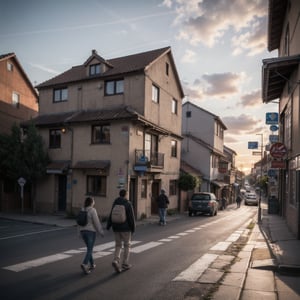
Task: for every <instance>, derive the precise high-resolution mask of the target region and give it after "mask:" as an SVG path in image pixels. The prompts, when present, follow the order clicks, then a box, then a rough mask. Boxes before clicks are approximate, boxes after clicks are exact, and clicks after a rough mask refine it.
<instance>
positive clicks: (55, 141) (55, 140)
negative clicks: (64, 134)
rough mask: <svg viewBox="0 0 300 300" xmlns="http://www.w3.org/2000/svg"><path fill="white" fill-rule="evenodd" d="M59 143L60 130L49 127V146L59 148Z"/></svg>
mask: <svg viewBox="0 0 300 300" xmlns="http://www.w3.org/2000/svg"><path fill="white" fill-rule="evenodd" d="M60 144H61V130H60V129H50V131H49V148H52V149H55V148H60Z"/></svg>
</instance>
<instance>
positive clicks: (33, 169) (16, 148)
mask: <svg viewBox="0 0 300 300" xmlns="http://www.w3.org/2000/svg"><path fill="white" fill-rule="evenodd" d="M47 164H48V155H47V152H46V151H45V149H44V145H43V140H42V137H41V136H40V135H39V134H38V132H37V129H36V128H35V126H34V125H33V124H30V125H29V127H28V128H27V134H26V136H25V137H24V139H23V140H22V135H21V129H20V127H19V126H17V125H14V126H13V127H12V129H11V134H10V135H8V134H1V135H0V176H1V177H2V178H7V179H10V180H13V181H16V180H17V179H18V178H20V177H24V178H25V179H26V181H27V182H31V183H32V182H34V181H35V180H36V179H37V178H39V177H40V176H42V175H43V174H45V172H46V166H47Z"/></svg>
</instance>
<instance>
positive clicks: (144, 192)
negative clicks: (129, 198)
mask: <svg viewBox="0 0 300 300" xmlns="http://www.w3.org/2000/svg"><path fill="white" fill-rule="evenodd" d="M141 198H147V180H146V179H143V180H142V185H141Z"/></svg>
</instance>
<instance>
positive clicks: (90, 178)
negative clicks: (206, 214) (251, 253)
mask: <svg viewBox="0 0 300 300" xmlns="http://www.w3.org/2000/svg"><path fill="white" fill-rule="evenodd" d="M37 88H38V90H39V95H40V101H39V116H38V117H37V118H36V119H34V123H35V124H36V126H38V128H39V132H40V134H41V135H42V137H43V139H44V140H45V143H46V145H47V147H48V153H49V156H50V158H51V163H50V165H49V166H48V168H47V174H48V175H47V176H45V177H44V178H42V179H41V180H40V181H39V184H38V186H37V209H38V211H40V212H43V211H44V212H56V211H66V212H67V213H71V214H74V213H76V212H77V211H78V210H79V209H80V208H81V207H82V205H83V201H84V198H85V197H86V196H88V195H91V196H93V197H94V198H95V202H96V208H97V209H99V211H100V214H101V215H104V216H105V215H108V214H109V211H110V208H111V205H112V202H113V200H114V199H115V198H116V197H117V196H118V193H119V189H121V188H125V189H127V190H128V191H129V193H128V195H129V198H130V200H131V201H132V203H133V206H134V209H135V213H136V216H137V217H138V218H140V217H147V216H149V215H151V214H154V213H156V210H157V206H156V196H157V195H158V194H159V191H160V189H161V188H164V189H165V190H166V191H167V194H168V196H169V198H170V206H169V208H171V209H172V208H174V209H176V208H177V205H178V189H177V179H178V177H179V168H180V148H181V140H182V137H181V102H182V98H183V90H182V87H181V84H180V80H179V76H178V73H177V70H176V66H175V62H174V59H173V56H172V53H171V48H170V47H166V48H161V49H156V50H152V51H148V52H144V53H138V54H134V55H129V56H125V57H118V58H114V59H104V58H103V57H101V56H100V55H98V53H97V52H96V51H95V50H93V51H92V53H91V55H90V57H89V58H88V59H87V60H86V61H85V62H84V63H83V64H82V65H79V66H75V67H72V68H71V69H69V70H67V71H66V72H64V73H62V74H60V75H58V76H56V77H54V78H52V79H50V80H48V81H46V82H44V83H41V84H39V85H38V86H37Z"/></svg>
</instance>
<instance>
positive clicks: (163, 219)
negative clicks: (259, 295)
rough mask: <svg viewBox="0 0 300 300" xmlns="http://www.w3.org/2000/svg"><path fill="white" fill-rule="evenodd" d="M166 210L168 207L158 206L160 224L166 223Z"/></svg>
mask: <svg viewBox="0 0 300 300" xmlns="http://www.w3.org/2000/svg"><path fill="white" fill-rule="evenodd" d="M166 212H167V209H166V208H158V213H159V223H160V224H166Z"/></svg>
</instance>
